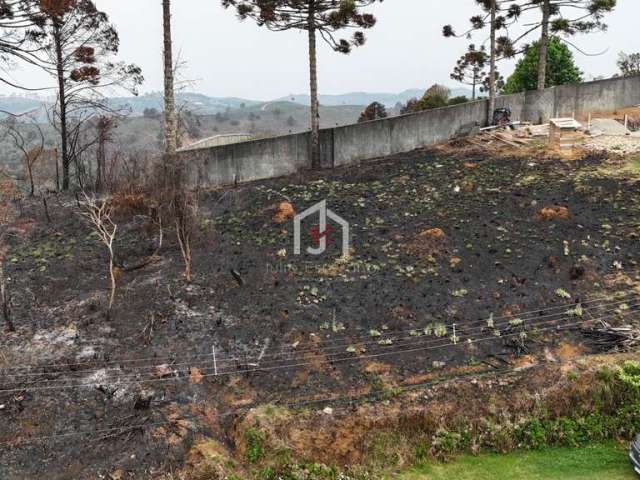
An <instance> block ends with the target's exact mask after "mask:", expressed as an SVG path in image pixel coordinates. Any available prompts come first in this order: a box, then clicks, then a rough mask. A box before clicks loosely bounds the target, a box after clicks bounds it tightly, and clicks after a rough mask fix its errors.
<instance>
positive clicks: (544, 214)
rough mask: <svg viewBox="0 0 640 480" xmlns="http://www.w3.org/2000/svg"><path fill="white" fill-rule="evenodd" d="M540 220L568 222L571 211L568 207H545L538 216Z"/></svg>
mask: <svg viewBox="0 0 640 480" xmlns="http://www.w3.org/2000/svg"><path fill="white" fill-rule="evenodd" d="M536 217H537V218H538V220H543V221H551V220H568V219H569V209H568V208H567V207H558V206H551V207H544V208H541V209H540V210H538V213H537V214H536Z"/></svg>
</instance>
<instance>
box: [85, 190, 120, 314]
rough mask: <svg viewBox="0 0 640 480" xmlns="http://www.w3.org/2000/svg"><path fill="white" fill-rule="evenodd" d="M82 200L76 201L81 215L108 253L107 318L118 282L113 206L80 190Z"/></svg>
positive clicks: (116, 227) (106, 200) (105, 200)
mask: <svg viewBox="0 0 640 480" xmlns="http://www.w3.org/2000/svg"><path fill="white" fill-rule="evenodd" d="M82 197H83V199H82V200H79V201H78V203H79V205H80V208H81V212H82V215H83V216H84V217H85V218H86V219H87V220H88V221H89V223H90V224H91V226H92V227H93V229H94V231H95V232H96V233H97V234H98V238H99V240H100V242H101V243H102V244H103V245H104V246H105V247H106V248H107V251H108V253H109V275H110V278H111V293H110V296H109V306H108V309H107V319H108V318H109V317H110V316H111V309H112V308H113V302H114V300H115V296H116V288H117V283H118V275H117V269H116V265H115V255H114V242H115V239H116V233H117V231H118V226H117V225H116V224H115V223H114V222H113V220H112V219H111V218H112V212H113V206H112V205H111V202H110V201H109V200H108V199H102V200H98V199H97V198H95V197H92V196H89V195H87V194H86V192H84V191H83V192H82Z"/></svg>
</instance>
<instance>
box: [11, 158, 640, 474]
mask: <svg viewBox="0 0 640 480" xmlns="http://www.w3.org/2000/svg"><path fill="white" fill-rule="evenodd" d="M639 187H640V167H639V166H638V165H637V160H634V159H631V160H629V159H626V160H624V159H608V157H607V155H605V154H593V153H591V154H585V156H584V157H583V158H580V159H577V160H561V159H557V158H545V156H544V155H542V154H541V155H527V156H521V157H518V156H514V157H511V158H509V157H507V158H493V157H491V156H489V155H488V154H487V153H484V152H482V151H475V152H474V151H462V150H461V151H455V150H453V151H451V150H448V151H443V150H424V151H415V152H412V153H409V154H402V155H398V156H395V157H391V158H389V159H386V160H384V161H380V162H375V163H369V164H366V165H361V166H359V167H357V168H350V169H339V170H335V171H333V172H330V173H323V174H317V175H307V176H305V177H300V176H295V177H289V178H283V179H277V180H272V181H266V182H259V183H256V184H251V185H245V186H240V187H236V188H233V189H226V190H218V191H211V192H205V193H202V197H201V213H202V215H203V219H202V222H201V225H200V226H199V229H200V230H201V231H202V232H212V233H203V234H202V235H201V236H200V238H198V240H197V241H196V242H195V243H194V278H193V282H192V283H191V284H187V283H186V282H185V280H184V278H183V277H182V260H181V256H180V252H179V249H178V247H177V245H176V242H175V240H174V239H173V238H172V235H171V232H169V231H168V230H169V229H167V231H166V232H165V236H166V237H167V238H165V247H164V248H163V249H162V250H161V251H160V254H159V256H158V258H156V259H155V261H154V262H153V263H151V264H149V265H147V266H145V267H143V268H140V269H133V270H132V271H130V272H123V273H122V275H121V278H120V279H119V289H118V293H117V297H116V304H115V307H114V310H113V312H112V314H111V315H110V318H108V319H107V318H106V317H105V314H104V311H105V303H106V296H107V293H106V290H107V288H108V279H107V267H106V261H107V257H106V251H105V250H104V247H102V246H101V245H100V244H98V243H97V241H96V238H95V236H94V235H92V234H91V229H90V227H89V226H88V225H87V224H86V222H85V221H84V220H83V219H82V217H81V216H80V215H79V213H78V208H77V206H76V204H75V200H73V199H71V198H63V197H61V198H60V199H59V200H51V201H50V205H49V210H50V217H51V222H48V221H47V219H46V216H45V214H44V211H43V208H42V205H41V204H40V203H39V202H36V201H32V202H26V204H25V205H24V207H23V213H22V216H21V218H20V220H19V222H18V224H17V229H16V230H15V232H16V233H15V235H13V236H12V237H11V238H10V243H11V248H10V253H9V265H8V268H7V269H8V272H7V274H8V276H9V277H10V287H11V291H12V305H13V318H14V322H15V325H16V328H17V331H16V332H14V333H3V335H2V337H1V338H0V478H7V479H12V478H42V476H43V475H46V477H47V478H51V479H54V478H96V477H97V476H99V475H112V476H113V475H114V472H116V473H117V475H122V476H119V477H118V478H129V477H130V478H146V477H147V476H150V477H153V475H157V474H158V473H159V472H167V471H169V470H170V469H172V468H178V467H179V466H180V465H181V464H182V462H183V460H184V456H185V453H186V452H187V451H188V449H189V447H190V445H191V444H192V442H193V440H194V439H195V438H198V436H200V435H207V436H213V437H216V438H219V439H222V440H225V439H226V440H227V441H228V442H231V441H232V440H231V435H229V431H230V429H232V427H233V424H234V422H236V421H238V419H239V418H241V417H242V415H243V413H244V412H245V411H246V409H247V408H250V407H253V406H256V405H260V404H263V403H277V404H297V403H304V402H315V401H317V402H318V403H317V405H318V407H317V408H322V405H324V404H323V402H322V400H323V399H327V398H329V397H338V396H353V397H357V396H358V395H367V394H370V393H371V392H376V391H380V390H384V389H391V388H397V387H402V386H404V385H415V384H418V383H420V382H421V381H424V380H425V379H429V378H432V376H433V375H434V372H440V371H446V370H448V369H455V368H457V369H463V368H475V367H477V366H479V365H484V366H489V368H491V366H495V367H497V366H504V365H512V366H514V365H518V364H519V362H522V361H523V360H522V357H523V356H524V357H525V358H527V359H528V360H527V361H530V359H531V358H534V357H535V356H540V357H544V358H545V359H547V360H552V361H553V360H554V359H555V357H557V353H556V352H558V351H566V350H567V348H568V347H567V345H571V348H572V349H573V350H575V351H576V352H583V353H589V352H591V351H594V349H595V346H594V345H593V344H592V343H590V342H589V341H588V339H587V338H586V337H585V336H584V335H583V334H582V332H581V331H580V329H579V327H581V326H584V325H587V326H588V325H594V324H598V322H599V321H600V320H606V321H607V322H608V323H610V324H613V325H617V324H629V323H632V322H634V321H636V317H637V315H636V312H635V310H634V307H635V306H636V304H637V303H638V297H637V295H639V294H640V290H639V289H638V286H637V285H638V283H637V282H638V278H639V277H638V271H639V268H638V264H637V262H638V260H639V258H638V257H639V253H640V248H639V243H638V228H639V227H640V217H639V215H638V214H639V212H640V193H639ZM322 200H326V201H327V206H328V208H330V209H331V210H332V211H333V212H335V213H336V214H337V215H340V216H341V217H342V218H344V219H345V220H346V221H348V222H349V224H350V234H351V235H350V237H351V238H350V251H349V255H348V256H347V257H345V258H343V257H341V254H340V253H341V252H340V247H341V245H342V244H341V236H340V228H339V225H337V224H333V225H332V226H331V229H329V231H328V244H329V247H328V249H327V251H326V252H325V253H324V254H322V255H319V256H312V255H308V254H303V255H299V256H298V255H294V252H293V249H294V248H293V246H294V242H293V236H294V228H293V221H292V219H291V218H290V214H291V211H290V210H288V206H289V205H290V206H292V207H293V209H295V211H296V212H298V213H300V212H302V211H303V210H305V209H307V208H309V207H311V206H313V205H314V204H316V203H317V202H319V201H322ZM285 202H286V204H288V205H283V203H285ZM118 223H119V232H120V234H119V237H118V240H117V242H116V255H117V257H118V261H119V263H120V264H121V265H123V266H126V265H134V264H135V263H136V262H137V261H139V259H140V258H144V256H145V255H150V254H151V253H153V251H154V250H155V246H156V245H155V244H156V243H157V241H158V235H157V233H158V232H157V229H156V228H154V226H153V225H149V224H148V222H146V221H145V220H144V218H140V217H136V216H129V217H126V218H125V217H123V218H122V219H120V220H119V222H118ZM317 223H318V220H317V216H315V217H313V216H312V217H309V218H308V219H307V220H305V221H303V222H302V228H301V231H302V243H303V251H304V248H306V247H307V246H317V245H318V240H319V238H320V235H319V232H318V225H317ZM303 253H304V252H303ZM454 326H455V329H454ZM214 352H215V354H214ZM214 356H215V360H214ZM483 362H484V363H483ZM306 405H307V406H309V405H316V404H314V403H311V404H309V403H307V404H306ZM311 408H314V407H313V406H312V407H311ZM231 447H233V445H231ZM107 478H108V477H107Z"/></svg>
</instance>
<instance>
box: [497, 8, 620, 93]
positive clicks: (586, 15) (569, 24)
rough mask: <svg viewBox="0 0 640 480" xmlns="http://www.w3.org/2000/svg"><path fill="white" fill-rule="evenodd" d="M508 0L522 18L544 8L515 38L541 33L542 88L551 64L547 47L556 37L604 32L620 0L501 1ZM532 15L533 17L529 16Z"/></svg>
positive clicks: (539, 78) (538, 75) (540, 75)
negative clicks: (529, 12) (548, 59)
mask: <svg viewBox="0 0 640 480" xmlns="http://www.w3.org/2000/svg"><path fill="white" fill-rule="evenodd" d="M501 1H507V2H509V3H510V4H511V5H510V7H509V9H510V11H511V12H512V15H513V16H514V17H520V16H521V15H522V14H524V13H525V12H527V11H532V10H533V11H536V10H539V11H540V17H539V19H538V20H536V21H533V22H531V23H527V25H526V29H525V31H524V32H523V33H522V35H520V37H518V38H516V39H515V40H514V43H517V42H519V41H520V40H522V39H524V38H525V37H527V36H528V35H530V34H532V33H535V32H537V31H539V32H540V38H539V48H538V55H539V61H538V72H537V84H536V87H537V88H538V90H542V89H543V88H545V86H546V85H547V70H546V67H547V64H546V63H545V62H543V61H542V59H544V58H546V57H547V49H548V48H549V43H550V42H551V41H552V39H554V38H555V39H558V38H559V39H562V40H563V41H564V42H566V43H568V44H570V43H569V38H571V37H573V36H574V35H576V34H578V33H590V32H594V31H604V30H606V29H607V25H606V24H605V23H604V22H603V19H604V16H605V14H607V13H610V12H612V11H613V10H614V9H615V8H616V6H617V0H501ZM527 18H529V17H527Z"/></svg>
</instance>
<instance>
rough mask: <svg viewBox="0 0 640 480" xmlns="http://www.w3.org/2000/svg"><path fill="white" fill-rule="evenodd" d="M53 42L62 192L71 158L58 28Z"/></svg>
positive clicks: (60, 39) (54, 29) (60, 40)
mask: <svg viewBox="0 0 640 480" xmlns="http://www.w3.org/2000/svg"><path fill="white" fill-rule="evenodd" d="M53 41H54V43H55V50H56V73H57V77H58V102H59V103H60V105H59V107H58V108H59V109H60V147H61V150H62V152H61V154H62V190H69V182H70V174H69V169H70V166H71V158H70V156H69V138H68V134H67V128H68V125H67V94H66V86H65V78H64V56H63V53H62V33H61V31H60V26H59V25H58V24H54V26H53Z"/></svg>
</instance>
